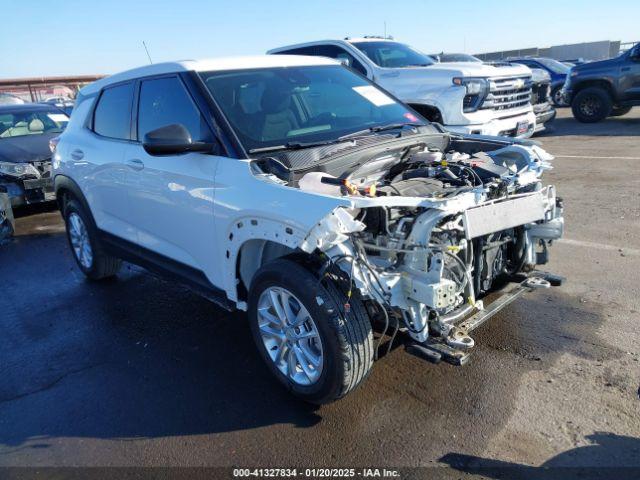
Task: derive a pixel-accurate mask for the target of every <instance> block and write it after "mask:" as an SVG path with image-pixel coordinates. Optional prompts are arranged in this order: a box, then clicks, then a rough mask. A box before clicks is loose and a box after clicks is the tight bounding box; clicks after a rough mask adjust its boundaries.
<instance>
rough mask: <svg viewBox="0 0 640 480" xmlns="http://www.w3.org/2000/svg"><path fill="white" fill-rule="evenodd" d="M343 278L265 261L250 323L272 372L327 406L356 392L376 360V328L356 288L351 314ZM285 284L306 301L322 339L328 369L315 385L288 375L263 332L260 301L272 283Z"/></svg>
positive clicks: (302, 395) (305, 397)
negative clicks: (320, 276)
mask: <svg viewBox="0 0 640 480" xmlns="http://www.w3.org/2000/svg"><path fill="white" fill-rule="evenodd" d="M336 282H337V281H332V280H327V281H323V282H322V283H320V282H319V281H318V278H317V276H316V275H314V274H313V273H312V272H311V271H309V270H308V269H307V268H305V267H304V266H302V265H300V264H299V263H296V262H295V261H293V260H289V259H278V260H275V261H273V262H270V263H268V264H266V265H264V266H263V267H262V268H260V270H258V272H257V273H256V275H255V276H254V278H253V280H252V282H251V288H250V291H249V312H248V314H249V322H250V326H251V332H252V335H253V338H254V341H255V343H256V346H257V347H258V351H259V352H260V356H261V357H262V358H263V359H264V361H265V363H266V364H267V367H268V368H269V370H270V371H271V372H272V373H273V375H275V377H276V378H277V379H278V380H279V381H280V382H281V383H282V384H283V385H284V386H285V387H286V388H287V389H288V390H289V391H290V392H291V393H293V394H294V395H296V396H298V397H300V398H301V399H303V400H305V401H307V402H310V403H314V404H323V403H330V402H333V401H335V400H337V399H339V398H341V397H343V396H345V395H346V394H347V393H349V392H351V391H352V390H354V389H355V388H356V387H357V386H358V385H359V384H360V383H362V381H363V380H364V379H365V378H366V377H367V375H368V374H369V371H370V369H371V365H372V364H373V357H374V348H373V332H372V328H371V322H370V320H369V317H368V315H367V313H366V310H365V307H364V305H363V304H362V302H361V301H360V300H358V298H357V295H356V292H354V296H353V297H352V298H351V301H350V309H349V312H346V313H345V311H344V310H345V309H344V305H345V303H346V302H347V297H346V295H345V293H344V292H343V290H342V289H341V288H339V286H338V285H337V283H336ZM274 286H275V287H280V288H285V289H286V290H288V291H289V292H291V293H292V294H293V295H295V297H296V298H297V299H298V300H299V301H300V302H301V303H302V304H303V305H304V307H305V308H306V309H307V311H308V312H309V314H310V316H311V318H312V319H313V322H314V323H315V325H316V327H317V330H318V332H319V336H320V339H321V342H322V350H323V355H322V372H321V374H320V376H319V378H318V379H317V381H316V382H315V383H312V384H311V385H300V384H298V383H296V382H294V381H292V380H291V379H290V378H289V377H288V376H287V375H285V374H284V373H282V372H281V371H280V370H279V369H278V368H277V366H276V364H275V362H274V361H273V360H272V359H271V357H270V356H269V353H268V352H267V348H266V347H265V344H264V343H263V340H262V336H261V334H260V327H259V319H258V301H259V299H260V296H261V294H262V292H263V291H265V290H266V289H267V288H269V287H274Z"/></svg>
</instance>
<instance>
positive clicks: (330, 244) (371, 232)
mask: <svg viewBox="0 0 640 480" xmlns="http://www.w3.org/2000/svg"><path fill="white" fill-rule="evenodd" d="M550 159H551V157H550V156H549V155H548V154H547V153H546V152H544V151H543V150H541V149H540V148H539V147H537V146H536V145H534V144H532V143H529V142H527V141H518V140H506V139H487V138H483V137H477V136H461V135H452V134H450V133H448V132H446V131H443V130H442V129H440V128H439V127H438V126H436V125H431V124H429V123H428V122H426V121H425V120H424V119H421V118H420V117H419V115H418V114H417V113H415V112H414V111H412V110H411V109H410V108H409V107H407V106H405V105H403V104H402V103H400V102H399V101H398V100H396V99H395V98H393V97H392V96H390V95H388V94H387V93H386V92H384V91H383V90H381V89H379V88H378V87H377V86H375V85H374V84H373V83H371V82H370V81H368V80H367V79H365V78H363V77H362V76H360V75H357V74H355V73H354V72H353V71H351V70H350V69H348V68H346V67H344V66H342V65H340V64H339V63H338V62H336V61H334V60H330V59H324V58H319V57H316V58H314V57H295V56H294V57H290V56H262V57H251V58H232V59H221V60H206V61H184V62H177V63H163V64H155V65H150V66H146V67H142V68H138V69H135V70H130V71H127V72H124V73H120V74H117V75H114V76H112V77H109V78H105V79H102V80H100V81H98V82H96V83H93V84H91V85H89V86H87V87H85V88H83V89H82V90H81V92H80V95H79V96H78V99H77V102H76V106H75V109H74V112H73V115H72V117H71V122H70V123H69V125H68V127H67V129H66V131H65V132H64V133H63V134H62V135H61V137H60V138H59V141H58V143H57V147H56V149H55V152H54V157H53V167H54V171H53V172H54V173H53V175H54V179H55V180H54V182H55V190H56V193H57V198H58V201H59V203H60V210H61V212H62V215H63V217H64V219H65V221H66V226H67V233H68V239H69V244H70V246H71V250H72V252H73V254H74V257H75V259H76V261H77V264H78V266H79V268H80V269H81V270H82V272H84V274H85V275H86V276H87V277H89V278H90V279H93V280H99V279H103V278H106V277H110V276H113V275H116V273H117V272H118V269H119V268H120V265H121V260H122V259H124V260H127V261H130V262H134V263H137V264H139V265H142V266H144V267H146V268H148V269H149V270H152V271H154V272H158V273H162V274H166V275H169V276H171V278H174V279H176V280H178V281H180V282H182V283H184V284H186V285H189V286H191V287H192V288H193V289H195V290H196V291H198V292H200V293H201V294H203V295H205V296H206V297H207V298H210V299H211V300H213V301H215V302H217V303H218V304H219V305H221V306H223V307H224V308H227V309H236V308H237V309H240V310H246V311H248V318H249V322H250V324H251V331H252V334H253V337H254V340H255V342H256V345H257V346H258V350H259V352H260V355H261V356H262V358H263V359H264V360H265V362H266V363H267V365H268V366H269V369H270V370H271V371H272V372H273V374H274V375H275V376H276V377H277V378H278V379H279V380H280V381H281V382H282V383H283V384H284V385H286V386H287V388H289V389H290V390H291V391H292V392H294V393H295V394H297V395H299V396H300V397H302V398H304V399H305V400H308V401H312V402H318V403H322V402H329V401H332V400H335V399H337V398H340V397H341V396H343V395H345V394H346V393H347V392H349V391H351V390H352V389H353V388H355V387H356V386H357V385H358V384H359V383H360V382H362V380H363V379H364V378H365V377H366V376H367V373H368V372H369V369H370V368H371V365H372V363H373V361H374V359H377V358H379V357H381V356H383V355H384V354H385V353H387V352H388V351H389V350H390V349H391V348H392V347H394V346H397V345H399V344H401V343H404V344H405V346H406V348H407V350H408V351H409V352H411V353H413V354H416V355H418V356H420V357H422V358H425V359H427V360H430V361H433V362H437V361H440V360H445V361H448V362H450V363H454V364H458V365H460V364H463V363H464V362H465V361H466V359H467V358H469V354H470V351H471V348H472V347H473V344H474V341H473V339H472V338H471V337H470V336H469V333H470V332H472V331H473V329H474V328H476V327H478V326H479V325H480V324H481V323H483V322H484V321H485V320H486V319H488V318H489V317H490V316H491V315H492V314H493V313H495V311H497V310H498V309H499V308H502V307H504V306H505V305H506V304H507V303H509V302H510V301H512V300H513V299H515V298H516V297H518V296H519V295H520V294H521V293H523V292H524V291H528V290H531V289H533V288H534V287H546V286H549V282H550V281H551V282H553V283H558V279H557V278H554V277H551V276H549V275H547V274H544V275H543V274H541V273H537V272H536V271H535V270H534V266H535V264H536V263H544V262H546V260H547V246H548V245H549V243H550V241H551V240H553V239H555V238H558V237H559V236H560V235H561V234H562V226H563V221H562V207H561V203H560V202H559V200H558V199H556V196H555V189H554V188H553V187H552V186H547V187H543V186H542V183H541V180H540V176H541V174H542V172H543V171H544V170H545V169H546V168H549V163H548V161H549V160H550ZM523 272H528V273H526V274H524V273H523ZM505 281H507V282H513V281H516V282H517V283H516V284H515V285H514V284H513V283H512V284H511V287H509V289H508V290H507V291H505V292H506V293H504V294H503V296H502V297H500V296H499V294H498V293H496V295H497V296H498V297H499V298H500V301H499V302H495V303H492V304H491V305H490V306H488V307H485V306H483V305H482V300H481V298H482V297H483V296H484V295H485V294H487V293H488V292H495V290H496V288H497V286H498V285H501V284H503V283H504V282H505ZM494 305H496V306H495V307H494ZM212 314H213V312H212ZM374 332H376V334H375V335H374Z"/></svg>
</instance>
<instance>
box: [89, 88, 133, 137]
mask: <svg viewBox="0 0 640 480" xmlns="http://www.w3.org/2000/svg"><path fill="white" fill-rule="evenodd" d="M132 103H133V83H132V82H131V83H126V84H124V85H118V86H115V87H110V88H106V89H105V90H104V91H103V92H102V95H100V99H99V100H98V105H97V106H96V109H95V112H94V114H93V131H94V132H96V133H97V134H98V135H102V136H103V137H109V138H117V139H120V140H130V139H131V104H132Z"/></svg>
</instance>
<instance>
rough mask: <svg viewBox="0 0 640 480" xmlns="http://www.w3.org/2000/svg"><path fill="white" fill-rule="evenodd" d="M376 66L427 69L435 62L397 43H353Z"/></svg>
mask: <svg viewBox="0 0 640 480" xmlns="http://www.w3.org/2000/svg"><path fill="white" fill-rule="evenodd" d="M353 45H354V46H355V47H356V48H357V49H358V50H360V51H362V52H363V53H364V54H365V55H366V56H367V57H369V58H370V59H371V61H372V62H374V63H375V64H376V65H378V66H380V67H384V68H406V67H426V66H428V65H433V64H434V61H433V60H432V59H431V58H429V57H428V56H427V55H425V54H424V53H420V52H418V51H417V50H414V49H413V48H411V47H410V46H408V45H404V44H403V43H397V42H353Z"/></svg>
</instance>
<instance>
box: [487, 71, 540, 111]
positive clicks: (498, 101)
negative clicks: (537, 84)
mask: <svg viewBox="0 0 640 480" xmlns="http://www.w3.org/2000/svg"><path fill="white" fill-rule="evenodd" d="M530 101H531V77H528V76H523V77H507V78H490V79H489V93H488V94H487V96H486V98H485V99H484V101H483V102H482V106H481V107H480V108H483V109H492V110H497V111H504V110H513V109H516V108H521V107H524V106H526V105H527V104H528V103H529V102H530Z"/></svg>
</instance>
